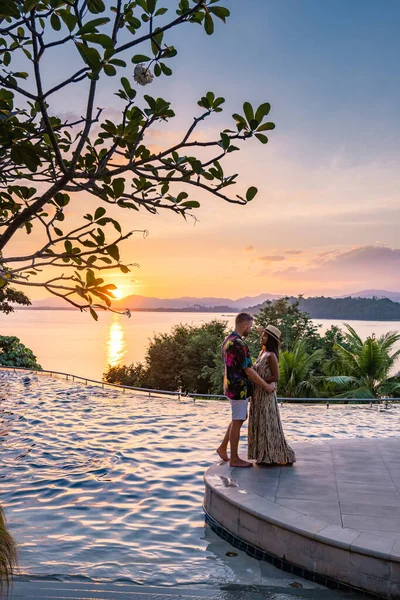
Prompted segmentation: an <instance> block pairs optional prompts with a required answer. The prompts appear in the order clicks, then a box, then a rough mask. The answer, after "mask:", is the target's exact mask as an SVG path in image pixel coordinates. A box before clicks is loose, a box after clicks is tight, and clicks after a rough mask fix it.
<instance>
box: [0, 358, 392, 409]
mask: <svg viewBox="0 0 400 600" xmlns="http://www.w3.org/2000/svg"><path fill="white" fill-rule="evenodd" d="M0 371H14V372H17V371H23V372H26V373H32V372H34V373H36V374H38V375H49V376H50V377H52V376H53V375H61V376H63V377H65V378H66V379H67V381H69V380H71V381H83V382H84V383H85V385H88V384H89V383H93V384H95V385H98V386H101V387H102V388H104V387H112V388H118V389H122V391H125V390H129V391H133V392H139V393H143V394H148V395H149V398H152V397H157V396H168V397H175V398H178V399H180V398H192V399H193V400H194V401H195V400H197V399H198V400H222V401H225V402H226V401H227V398H226V396H221V395H216V394H197V393H196V394H195V393H185V392H181V391H178V392H170V391H168V390H155V389H152V388H140V387H133V386H130V385H121V384H118V383H109V382H108V381H98V380H97V379H89V378H88V377H82V376H81V375H72V374H71V373H63V372H62V371H49V370H46V369H28V368H26V367H7V366H3V365H0ZM278 402H280V403H281V404H283V403H286V404H297V403H299V404H301V403H303V404H326V407H327V408H329V406H330V405H331V404H369V405H370V406H371V407H372V405H373V404H380V403H383V404H384V406H385V408H388V406H389V404H393V403H398V402H400V398H381V399H378V398H280V397H278Z"/></svg>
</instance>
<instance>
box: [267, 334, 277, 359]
mask: <svg viewBox="0 0 400 600" xmlns="http://www.w3.org/2000/svg"><path fill="white" fill-rule="evenodd" d="M267 335H268V333H267ZM264 346H265V349H266V350H268V352H273V353H274V354H275V356H276V358H277V359H278V360H279V343H278V341H277V340H276V339H275V338H274V337H272V335H268V339H267V343H266V344H264Z"/></svg>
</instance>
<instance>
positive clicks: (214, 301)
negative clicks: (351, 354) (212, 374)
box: [32, 294, 281, 311]
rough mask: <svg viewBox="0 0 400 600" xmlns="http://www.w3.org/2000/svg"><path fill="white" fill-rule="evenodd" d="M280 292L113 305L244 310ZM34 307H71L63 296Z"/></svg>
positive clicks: (130, 298) (120, 307) (142, 300)
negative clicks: (238, 296)
mask: <svg viewBox="0 0 400 600" xmlns="http://www.w3.org/2000/svg"><path fill="white" fill-rule="evenodd" d="M280 297H281V296H280V295H279V294H275V295H274V294H260V295H259V296H254V297H252V296H245V297H244V298H238V299H237V300H232V299H231V298H213V297H206V298H195V297H192V296H184V297H182V298H147V297H145V296H138V295H133V296H126V297H125V298H122V299H121V300H114V302H113V304H112V307H113V308H114V309H116V310H124V309H125V308H129V309H130V310H157V309H167V310H168V309H173V310H185V309H186V310H187V309H189V310H201V308H202V307H204V308H207V309H209V308H214V309H221V308H223V309H224V310H225V311H226V310H242V309H244V308H246V306H249V305H251V304H261V303H262V302H265V301H266V300H275V299H276V298H280ZM32 308H36V309H39V308H41V309H45V308H51V309H53V310H54V309H61V308H66V309H67V308H69V306H68V305H67V303H66V302H65V301H63V300H61V298H46V299H44V300H35V301H34V302H32Z"/></svg>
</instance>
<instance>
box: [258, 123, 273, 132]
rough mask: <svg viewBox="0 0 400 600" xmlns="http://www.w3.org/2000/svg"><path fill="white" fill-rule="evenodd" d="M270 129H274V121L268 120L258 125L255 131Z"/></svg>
mask: <svg viewBox="0 0 400 600" xmlns="http://www.w3.org/2000/svg"><path fill="white" fill-rule="evenodd" d="M272 129H275V123H270V122H268V123H264V124H263V125H260V127H259V128H258V129H257V131H272Z"/></svg>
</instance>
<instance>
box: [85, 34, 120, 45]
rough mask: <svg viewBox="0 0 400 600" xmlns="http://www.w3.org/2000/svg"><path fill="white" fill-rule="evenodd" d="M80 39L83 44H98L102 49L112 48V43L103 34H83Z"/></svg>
mask: <svg viewBox="0 0 400 600" xmlns="http://www.w3.org/2000/svg"><path fill="white" fill-rule="evenodd" d="M82 39H83V40H85V42H91V43H92V44H99V45H100V46H102V47H103V48H106V49H107V48H113V46H114V43H113V41H112V39H111V38H110V37H109V36H108V35H105V34H104V33H85V34H83V35H82Z"/></svg>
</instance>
